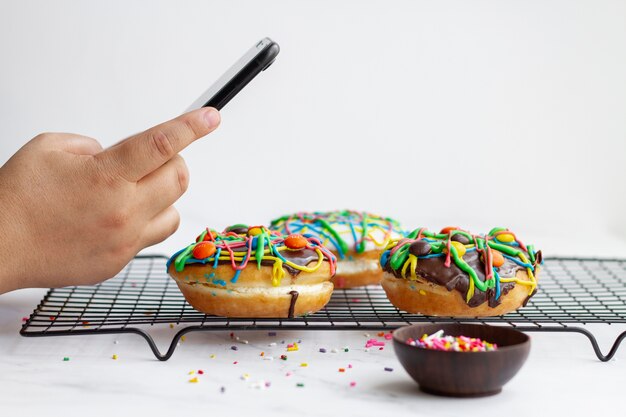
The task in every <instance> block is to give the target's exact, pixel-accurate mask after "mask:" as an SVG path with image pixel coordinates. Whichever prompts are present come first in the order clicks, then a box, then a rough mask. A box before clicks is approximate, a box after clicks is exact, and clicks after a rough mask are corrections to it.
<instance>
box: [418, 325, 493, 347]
mask: <svg viewBox="0 0 626 417" xmlns="http://www.w3.org/2000/svg"><path fill="white" fill-rule="evenodd" d="M406 344H407V345H411V346H417V347H420V348H423V349H431V350H442V351H445V352H490V351H494V350H498V345H496V344H495V343H489V342H486V341H484V340H482V339H479V338H473V337H467V336H447V335H445V334H444V333H443V330H439V331H437V332H435V333H433V334H431V335H430V336H429V335H427V334H425V335H423V336H422V337H421V338H419V339H418V340H415V339H413V338H409V339H407V341H406Z"/></svg>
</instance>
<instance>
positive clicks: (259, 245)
mask: <svg viewBox="0 0 626 417" xmlns="http://www.w3.org/2000/svg"><path fill="white" fill-rule="evenodd" d="M266 237H267V233H266V232H263V233H261V234H260V235H258V236H257V239H256V252H255V256H256V267H257V269H259V270H260V269H261V262H263V252H264V251H265V238H266Z"/></svg>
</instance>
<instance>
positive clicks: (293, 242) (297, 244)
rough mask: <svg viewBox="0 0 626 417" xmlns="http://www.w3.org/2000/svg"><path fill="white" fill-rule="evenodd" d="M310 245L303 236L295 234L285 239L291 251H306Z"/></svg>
mask: <svg viewBox="0 0 626 417" xmlns="http://www.w3.org/2000/svg"><path fill="white" fill-rule="evenodd" d="M308 244H309V242H308V241H307V240H306V238H305V237H304V236H302V235H298V234H293V235H289V236H287V237H286V238H285V246H287V247H288V248H289V249H304V248H306V246H307V245H308Z"/></svg>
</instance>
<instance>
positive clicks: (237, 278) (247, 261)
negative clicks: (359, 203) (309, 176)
mask: <svg viewBox="0 0 626 417" xmlns="http://www.w3.org/2000/svg"><path fill="white" fill-rule="evenodd" d="M335 268H336V258H335V256H334V255H333V254H332V253H331V252H330V251H329V250H328V249H326V248H325V247H324V246H323V245H322V244H321V243H320V241H319V240H318V239H316V238H314V237H304V236H302V235H297V234H294V235H290V236H281V235H279V234H278V233H275V232H270V231H269V230H268V229H266V228H265V227H263V226H255V227H250V228H248V227H247V226H245V225H235V226H231V227H230V228H227V229H226V230H225V231H224V232H223V233H216V232H215V231H213V230H209V229H207V230H205V231H204V232H202V234H201V235H200V236H198V238H197V239H196V242H195V243H192V244H190V245H189V246H187V247H186V248H185V249H182V250H180V251H179V252H177V253H175V254H174V255H173V256H172V257H171V258H170V259H169V261H168V262H167V271H168V273H169V275H170V276H171V277H172V278H173V279H174V280H175V281H176V284H178V287H179V288H180V290H181V292H182V293H183V295H184V296H185V298H186V299H187V301H188V302H189V304H191V305H192V306H193V307H194V308H195V309H196V310H199V311H201V312H203V313H206V314H214V315H218V316H225V317H251V318H255V317H276V318H282V317H294V316H300V315H304V314H308V313H312V312H315V311H317V310H319V309H321V308H322V307H324V306H325V305H326V303H328V300H329V299H330V296H331V294H332V291H333V284H332V283H331V282H330V278H331V277H332V276H333V275H334V273H335Z"/></svg>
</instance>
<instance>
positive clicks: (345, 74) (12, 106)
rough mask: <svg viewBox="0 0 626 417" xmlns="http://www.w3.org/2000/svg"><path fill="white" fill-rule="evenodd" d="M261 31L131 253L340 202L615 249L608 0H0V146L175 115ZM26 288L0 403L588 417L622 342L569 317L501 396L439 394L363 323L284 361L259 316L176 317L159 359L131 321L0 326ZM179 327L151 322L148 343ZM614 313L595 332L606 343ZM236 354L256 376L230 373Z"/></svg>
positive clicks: (620, 148)
mask: <svg viewBox="0 0 626 417" xmlns="http://www.w3.org/2000/svg"><path fill="white" fill-rule="evenodd" d="M264 36H270V37H272V38H273V39H275V40H276V41H277V42H278V43H279V44H280V45H281V53H280V55H279V57H278V59H277V61H276V63H275V64H274V65H273V66H272V67H271V69H270V70H268V71H266V72H264V73H262V75H261V76H260V77H259V78H258V79H255V80H254V81H253V82H252V83H251V84H250V85H249V86H248V87H246V89H245V90H244V91H243V92H242V93H241V94H240V95H239V96H237V97H236V98H235V99H234V100H233V101H232V102H231V103H230V104H228V105H227V107H226V108H225V109H224V111H223V113H222V119H223V123H222V126H221V127H220V129H219V130H218V131H216V132H215V133H214V134H212V135H210V136H209V137H207V138H205V139H203V140H202V141H199V142H197V143H195V144H193V145H192V146H191V147H190V149H188V150H186V151H185V152H184V157H185V158H186V160H187V163H188V165H189V169H190V173H191V187H190V189H189V192H188V193H187V194H186V195H185V196H184V197H183V198H182V199H181V200H180V202H179V204H178V208H179V210H180V212H181V217H182V225H181V229H180V231H179V232H178V233H177V234H175V235H174V236H173V237H172V238H170V239H168V240H167V241H166V242H165V243H163V244H161V245H159V246H158V247H156V248H151V249H149V250H150V251H151V252H164V253H170V252H172V251H174V250H175V249H178V248H179V247H181V246H182V245H185V244H187V243H188V242H189V241H190V240H191V239H192V238H193V237H195V236H196V234H197V233H198V232H199V231H200V230H201V229H202V228H204V227H205V226H211V227H216V228H221V227H223V226H226V225H227V224H230V223H238V222H247V223H257V224H258V223H264V222H267V221H269V219H270V218H272V217H274V216H278V215H281V214H283V213H285V212H290V211H297V210H314V209H335V208H354V209H364V210H369V211H373V212H379V213H381V214H385V215H389V216H394V217H397V218H398V219H400V220H401V221H403V223H404V224H405V226H406V227H407V228H410V227H417V226H427V227H430V228H431V229H439V228H440V227H442V226H447V225H451V224H452V225H460V226H463V227H466V228H469V229H471V230H474V231H488V230H489V228H491V227H492V226H500V225H503V226H508V227H510V228H511V229H512V230H514V231H516V232H518V234H519V235H520V237H521V238H522V239H523V240H525V241H527V242H529V243H531V242H534V243H535V244H536V245H537V247H538V248H543V249H544V251H545V253H546V254H547V255H554V254H562V255H590V256H602V255H604V256H620V257H624V256H626V255H625V253H626V243H625V241H626V220H624V216H623V213H624V212H625V210H626V197H625V193H624V187H625V184H624V179H625V178H626V177H625V174H626V167H625V164H624V163H625V162H626V118H625V115H626V3H625V2H623V1H591V0H590V1H436V2H435V1H429V2H426V1H337V0H335V1H273V0H265V1H256V2H252V1H247V2H241V1H224V2H212V1H176V2H173V1H170V2H166V1H147V0H146V1H129V0H123V1H121V0H117V1H106V2H93V1H89V2H87V1H82V2H81V1H55V2H50V1H43V0H42V1H2V2H1V3H0V162H4V161H5V160H6V159H7V158H9V157H10V156H11V155H12V154H13V153H14V152H15V151H16V150H17V149H18V148H19V147H20V146H22V145H23V144H24V143H25V142H26V141H27V140H29V139H30V138H32V137H33V136H35V135H36V134H37V133H40V132H43V131H68V132H75V133H81V134H84V135H87V136H92V137H95V138H98V139H99V140H100V141H101V142H102V143H103V144H104V145H111V144H113V143H115V142H116V141H118V140H120V139H122V138H124V137H126V136H128V135H131V134H133V133H134V132H138V131H140V130H143V129H145V128H148V127H150V126H152V125H154V124H157V123H159V122H161V121H163V120H166V119H169V118H172V117H175V116H176V115H178V114H179V113H180V112H181V111H182V110H183V109H185V108H186V107H187V106H188V105H189V104H190V103H192V102H193V101H194V100H195V99H196V98H197V96H198V95H200V94H201V93H202V92H203V91H204V90H205V89H206V88H207V87H208V86H209V85H210V84H211V83H212V82H213V81H214V80H216V79H217V78H218V77H219V76H220V75H221V73H222V72H223V71H225V70H226V69H227V68H228V67H229V66H230V65H231V64H232V63H233V62H234V61H235V60H236V59H237V58H239V56H240V55H241V54H243V53H244V52H245V51H246V50H247V49H248V48H249V47H250V46H251V45H252V44H253V43H254V42H255V41H257V40H258V39H260V38H262V37H264ZM43 293H44V292H43V291H41V290H24V291H18V292H14V293H12V294H6V295H4V296H3V297H2V298H1V299H0V339H1V340H2V341H1V343H0V369H2V370H3V371H2V372H0V409H6V413H7V414H16V411H17V412H19V413H22V414H24V413H25V414H44V413H45V414H46V415H55V413H60V412H61V410H63V414H64V415H70V414H74V415H86V414H89V415H98V414H100V415H111V414H112V413H113V412H118V413H119V412H120V411H121V412H122V415H126V414H128V413H129V412H135V413H139V414H140V415H144V414H145V413H146V410H147V409H148V408H152V410H150V411H151V412H152V413H154V414H155V415H156V414H159V413H158V412H156V411H160V414H164V415H174V414H182V415H188V414H189V415H191V413H195V414H197V413H198V411H205V410H206V411H209V412H210V413H211V414H213V415H226V413H231V414H232V412H233V410H234V407H236V408H237V409H238V410H239V412H241V411H243V412H248V413H254V414H255V415H261V414H263V410H265V412H267V413H272V414H273V415H277V414H280V413H284V414H285V415H294V414H297V415H302V416H304V415H315V416H316V417H319V416H321V415H333V416H336V415H346V416H349V415H359V416H364V415H371V414H372V413H373V412H374V411H376V413H377V415H378V414H380V412H383V411H385V412H386V413H388V414H406V413H411V414H412V415H419V414H424V415H433V412H434V411H435V410H436V412H437V413H438V414H439V415H450V416H458V415H459V412H460V411H461V410H463V411H466V412H467V413H469V414H470V415H471V414H478V413H484V412H485V409H487V410H488V412H489V410H504V411H502V412H504V413H506V414H507V415H510V416H523V415H526V416H527V415H528V413H529V412H530V413H533V412H535V413H539V414H546V413H547V414H551V415H555V416H556V415H563V414H566V415H569V416H573V415H581V414H584V415H588V414H589V413H595V414H598V415H604V414H609V413H614V412H615V410H616V409H619V408H617V405H616V404H617V401H621V397H620V395H622V394H623V386H624V384H623V382H624V363H623V359H624V358H625V352H624V349H626V346H622V349H621V350H620V351H619V352H618V354H617V356H616V359H615V360H614V361H612V362H610V363H607V364H604V363H600V362H599V361H597V360H596V359H595V357H594V355H593V353H592V351H591V347H590V345H589V344H588V342H587V341H586V339H584V338H583V337H582V336H580V335H555V334H539V333H538V334H533V335H532V337H533V350H532V351H531V356H530V358H529V360H528V363H527V365H526V366H525V368H524V369H522V371H521V372H520V374H519V375H518V376H517V377H516V378H515V379H514V380H513V381H512V382H511V383H510V384H509V385H507V386H506V387H505V391H504V392H503V394H501V395H499V396H496V397H491V398H486V399H481V400H459V401H456V400H446V399H439V398H435V397H430V396H425V395H420V394H418V393H417V391H416V387H415V386H414V385H413V384H412V382H410V380H409V378H408V376H407V375H406V374H405V373H404V372H403V371H402V370H401V369H400V365H399V363H398V362H397V361H396V359H395V358H394V356H393V354H392V352H391V350H390V349H389V348H388V349H386V350H385V351H383V352H369V353H368V352H364V351H363V348H362V346H363V343H364V340H366V338H365V337H364V336H363V334H362V333H361V332H348V333H339V332H303V333H302V334H300V333H294V332H291V333H286V332H284V333H282V334H280V335H279V337H280V338H285V339H287V340H288V342H290V341H292V339H295V338H302V339H303V343H302V351H301V352H299V354H297V355H296V354H294V355H293V356H292V357H291V359H290V362H288V363H282V362H283V361H275V362H267V361H261V360H260V359H259V351H260V350H262V349H265V350H267V349H268V348H267V344H268V343H269V342H271V341H272V339H271V338H269V339H268V337H267V336H266V335H265V334H263V333H262V332H261V333H259V332H256V333H249V334H247V336H246V337H250V338H251V344H250V345H241V348H240V350H239V351H237V352H235V353H233V351H232V350H230V346H231V344H232V342H231V341H230V340H229V338H228V336H227V334H226V333H224V332H218V333H216V334H213V335H208V334H194V335H189V337H188V339H187V341H186V342H185V344H183V345H181V347H180V348H179V350H178V351H177V352H176V354H175V355H174V357H173V358H172V359H171V360H170V361H168V362H166V363H158V362H156V361H155V360H154V359H153V358H152V357H151V354H150V353H149V351H148V349H147V346H146V344H145V342H144V341H143V340H141V339H140V338H138V337H136V336H119V337H118V336H113V335H110V336H99V337H95V336H92V337H77V338H63V337H61V338H43V339H26V338H20V337H19V336H18V335H17V332H18V330H19V325H20V318H21V317H23V316H27V315H28V314H29V313H30V311H32V308H33V306H34V305H36V303H37V301H38V300H39V299H40V298H41V296H42V295H43ZM176 330H177V329H174V330H171V329H169V328H168V327H167V326H164V328H163V329H153V331H154V332H156V333H157V336H160V337H157V339H158V341H159V342H160V343H161V345H160V346H161V347H163V346H164V344H165V343H167V341H168V340H170V338H171V336H172V334H173V332H175V331H176ZM621 330H623V326H621V328H620V327H618V326H602V328H601V329H599V330H598V331H597V333H596V335H597V336H598V337H599V339H600V342H601V347H602V349H603V351H604V352H605V353H606V352H607V351H608V348H609V346H610V343H611V342H612V341H613V340H614V339H615V337H616V334H617V333H616V332H619V331H621ZM118 339H119V344H114V341H115V340H118ZM348 345H349V346H350V347H351V352H352V353H350V354H345V355H344V356H338V355H335V356H333V355H331V354H328V355H327V356H321V355H322V354H320V353H318V348H319V347H326V348H331V347H337V348H340V349H341V348H342V347H343V346H348ZM274 350H275V352H273V353H271V354H276V355H277V356H278V355H279V354H280V353H282V352H283V350H282V348H280V349H279V348H275V349H274ZM213 353H215V354H217V358H216V359H215V361H213V362H211V360H210V359H209V355H210V354H213ZM112 354H117V355H119V359H118V360H117V361H113V360H111V359H110V358H111V355H112ZM63 356H68V357H70V358H71V360H70V361H69V362H63V361H62V357H63ZM235 358H238V359H239V360H240V361H241V364H240V365H238V366H239V368H235V367H234V366H235V365H233V364H232V361H233V359H235ZM300 361H307V362H309V364H310V366H309V367H307V368H300V367H299V366H298V364H299V363H300ZM350 362H351V363H353V364H354V373H346V375H345V378H344V377H343V376H342V375H343V374H339V373H337V371H336V369H337V368H338V367H345V366H346V365H347V364H348V363H350ZM385 366H391V367H393V368H394V369H395V370H394V372H393V373H388V372H384V371H383V367H385ZM198 368H204V369H205V370H206V375H205V378H204V379H202V381H201V383H199V384H198V385H193V384H189V383H187V380H188V379H189V376H188V371H189V370H190V369H198ZM286 370H293V371H294V377H293V378H292V379H289V378H286V377H285V374H284V372H285V371H286ZM248 372H249V373H251V381H256V380H259V379H261V380H262V379H266V380H271V381H272V383H273V385H272V388H271V389H268V390H263V391H258V390H255V389H250V388H248V384H249V382H247V381H242V380H240V375H241V374H243V373H248ZM353 378H354V380H355V381H358V385H357V386H356V389H352V388H349V386H348V381H350V380H351V379H353ZM296 382H305V384H306V388H305V389H303V390H302V389H300V388H296V385H295V384H296ZM222 385H223V386H226V387H227V393H229V395H221V394H220V393H219V387H220V386H222ZM622 396H623V395H622ZM150 406H152V407H150ZM156 407H158V410H154V408H156ZM234 411H235V413H237V410H234ZM3 412H4V411H3Z"/></svg>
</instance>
